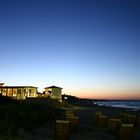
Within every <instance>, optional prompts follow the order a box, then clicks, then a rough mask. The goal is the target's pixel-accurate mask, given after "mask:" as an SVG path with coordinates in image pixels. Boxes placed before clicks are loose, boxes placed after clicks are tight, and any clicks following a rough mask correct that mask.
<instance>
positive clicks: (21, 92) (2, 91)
mask: <svg viewBox="0 0 140 140" xmlns="http://www.w3.org/2000/svg"><path fill="white" fill-rule="evenodd" d="M0 95H1V96H8V97H11V98H14V99H26V98H33V97H37V87H33V86H4V84H3V83H2V84H0Z"/></svg>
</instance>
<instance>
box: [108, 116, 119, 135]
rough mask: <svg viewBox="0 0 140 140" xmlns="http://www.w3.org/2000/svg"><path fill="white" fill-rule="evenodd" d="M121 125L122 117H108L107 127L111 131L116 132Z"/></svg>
mask: <svg viewBox="0 0 140 140" xmlns="http://www.w3.org/2000/svg"><path fill="white" fill-rule="evenodd" d="M120 126H121V119H108V122H107V127H108V132H109V133H113V134H116V133H117V131H118V129H119V128H120Z"/></svg>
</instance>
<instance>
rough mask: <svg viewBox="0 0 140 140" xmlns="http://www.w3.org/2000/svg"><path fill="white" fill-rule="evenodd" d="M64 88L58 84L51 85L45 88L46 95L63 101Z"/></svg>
mask: <svg viewBox="0 0 140 140" xmlns="http://www.w3.org/2000/svg"><path fill="white" fill-rule="evenodd" d="M61 94H62V88H61V87H57V86H50V87H46V88H45V96H46V97H50V98H52V99H57V100H59V101H60V102H61V101H62V97H61Z"/></svg>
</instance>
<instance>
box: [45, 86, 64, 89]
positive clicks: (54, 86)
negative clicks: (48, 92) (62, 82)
mask: <svg viewBox="0 0 140 140" xmlns="http://www.w3.org/2000/svg"><path fill="white" fill-rule="evenodd" d="M47 88H61V87H57V86H50V87H45V89H47ZM61 89H62V88H61Z"/></svg>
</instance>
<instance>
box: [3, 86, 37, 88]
mask: <svg viewBox="0 0 140 140" xmlns="http://www.w3.org/2000/svg"><path fill="white" fill-rule="evenodd" d="M0 88H37V87H33V86H2V87H0Z"/></svg>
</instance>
